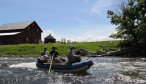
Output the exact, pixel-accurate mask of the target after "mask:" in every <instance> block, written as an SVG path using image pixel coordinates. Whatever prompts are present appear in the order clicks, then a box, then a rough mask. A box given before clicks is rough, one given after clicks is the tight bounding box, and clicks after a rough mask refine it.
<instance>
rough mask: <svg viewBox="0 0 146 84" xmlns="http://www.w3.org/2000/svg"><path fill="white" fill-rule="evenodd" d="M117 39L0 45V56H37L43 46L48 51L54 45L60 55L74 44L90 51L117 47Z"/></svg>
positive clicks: (78, 47)
mask: <svg viewBox="0 0 146 84" xmlns="http://www.w3.org/2000/svg"><path fill="white" fill-rule="evenodd" d="M118 43H119V41H101V42H81V43H66V44H63V43H48V44H19V45H0V56H19V57H20V56H29V57H32V56H39V55H40V52H41V51H42V49H43V48H44V46H47V47H48V51H50V50H51V47H52V46H56V47H57V48H58V51H59V53H60V54H61V55H65V54H66V53H67V51H68V47H69V45H74V46H75V47H76V49H80V48H82V49H85V50H87V51H90V52H96V51H97V50H101V49H102V47H100V46H104V47H105V48H117V45H118Z"/></svg>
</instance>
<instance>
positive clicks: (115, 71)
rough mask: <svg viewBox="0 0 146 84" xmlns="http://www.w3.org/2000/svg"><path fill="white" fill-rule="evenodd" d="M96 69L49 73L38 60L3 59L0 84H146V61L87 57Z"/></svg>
mask: <svg viewBox="0 0 146 84" xmlns="http://www.w3.org/2000/svg"><path fill="white" fill-rule="evenodd" d="M87 59H90V60H93V62H94V65H93V66H92V67H91V68H90V69H89V70H88V71H87V72H85V73H80V74H63V73H57V72H53V71H52V72H51V73H48V71H45V70H39V69H37V68H36V66H35V61H36V58H14V57H10V58H8V57H0V84H127V83H128V84H129V83H130V84H133V83H134V84H135V83H136V84H137V83H140V84H146V58H121V57H94V58H87V57H84V58H82V60H87Z"/></svg>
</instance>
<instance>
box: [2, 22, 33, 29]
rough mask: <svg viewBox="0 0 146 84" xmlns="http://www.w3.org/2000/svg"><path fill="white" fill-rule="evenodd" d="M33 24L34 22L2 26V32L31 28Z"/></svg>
mask: <svg viewBox="0 0 146 84" xmlns="http://www.w3.org/2000/svg"><path fill="white" fill-rule="evenodd" d="M33 22H34V21H28V22H17V23H8V24H3V25H1V26H0V30H16V29H25V28H26V27H27V26H29V25H30V24H31V23H33Z"/></svg>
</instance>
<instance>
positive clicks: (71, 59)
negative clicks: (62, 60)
mask: <svg viewBox="0 0 146 84" xmlns="http://www.w3.org/2000/svg"><path fill="white" fill-rule="evenodd" d="M74 49H75V47H74V46H73V45H70V47H69V51H68V54H67V59H68V63H76V62H80V61H81V58H80V55H75V54H74Z"/></svg>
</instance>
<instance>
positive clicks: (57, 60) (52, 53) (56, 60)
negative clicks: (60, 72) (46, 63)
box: [49, 46, 65, 64]
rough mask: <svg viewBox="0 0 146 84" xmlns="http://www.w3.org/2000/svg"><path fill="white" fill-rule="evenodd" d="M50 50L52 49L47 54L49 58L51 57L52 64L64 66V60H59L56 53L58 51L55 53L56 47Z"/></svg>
mask: <svg viewBox="0 0 146 84" xmlns="http://www.w3.org/2000/svg"><path fill="white" fill-rule="evenodd" d="M51 49H52V50H51V51H50V53H49V54H50V56H51V58H52V56H53V62H55V63H62V64H64V63H65V61H64V59H62V58H60V57H59V56H58V55H59V53H58V51H57V47H55V46H53V47H52V48H51Z"/></svg>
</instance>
